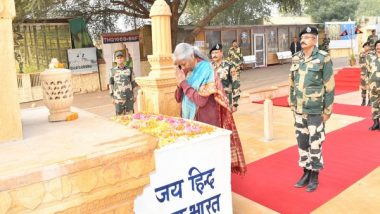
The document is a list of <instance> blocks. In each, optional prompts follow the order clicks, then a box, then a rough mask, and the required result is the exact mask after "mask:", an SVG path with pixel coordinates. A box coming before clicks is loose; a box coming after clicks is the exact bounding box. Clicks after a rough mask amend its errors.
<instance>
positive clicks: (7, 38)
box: [0, 0, 22, 142]
mask: <svg viewBox="0 0 380 214" xmlns="http://www.w3.org/2000/svg"><path fill="white" fill-rule="evenodd" d="M15 15H16V12H15V4H14V0H0V37H1V39H0V50H1V51H0V65H1V66H0V108H1V111H0V142H5V141H10V140H17V139H21V138H22V126H21V116H20V105H19V102H18V99H19V98H18V91H17V81H16V64H15V59H14V49H13V31H12V19H13V18H14V17H15Z"/></svg>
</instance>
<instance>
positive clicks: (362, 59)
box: [359, 51, 369, 105]
mask: <svg viewBox="0 0 380 214" xmlns="http://www.w3.org/2000/svg"><path fill="white" fill-rule="evenodd" d="M368 54H369V53H366V52H364V51H363V52H361V53H360V54H359V64H360V89H361V94H362V98H363V103H364V104H363V105H365V99H366V98H367V87H368V72H367V69H366V58H367V56H368ZM368 100H369V94H368Z"/></svg>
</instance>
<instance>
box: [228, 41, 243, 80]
mask: <svg viewBox="0 0 380 214" xmlns="http://www.w3.org/2000/svg"><path fill="white" fill-rule="evenodd" d="M228 61H229V62H230V63H231V64H232V65H233V66H235V68H236V72H237V73H238V75H239V77H240V71H241V65H242V64H243V54H242V53H241V49H240V47H239V46H238V43H237V42H236V40H234V41H232V47H231V48H230V49H229V50H228Z"/></svg>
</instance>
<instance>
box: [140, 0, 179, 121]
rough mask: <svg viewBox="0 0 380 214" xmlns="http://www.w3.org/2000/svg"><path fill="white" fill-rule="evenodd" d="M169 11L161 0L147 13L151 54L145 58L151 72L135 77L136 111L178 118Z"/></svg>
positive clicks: (157, 0)
mask: <svg viewBox="0 0 380 214" xmlns="http://www.w3.org/2000/svg"><path fill="white" fill-rule="evenodd" d="M171 15H172V14H171V12H170V8H169V6H168V5H167V4H166V2H165V1H164V0H156V1H155V2H154V4H153V6H152V8H151V10H150V17H151V18H152V45H153V55H150V56H148V61H149V63H150V65H151V71H150V73H149V75H148V76H147V77H140V78H136V81H137V83H138V85H139V86H140V87H141V90H142V94H140V95H139V99H142V100H140V101H139V103H140V105H139V106H140V109H139V111H143V112H148V113H156V114H165V115H170V116H179V111H180V105H179V104H178V103H177V102H176V101H175V99H174V92H175V90H176V79H175V68H174V63H173V58H172V46H171V45H172V42H171V30H170V16H171Z"/></svg>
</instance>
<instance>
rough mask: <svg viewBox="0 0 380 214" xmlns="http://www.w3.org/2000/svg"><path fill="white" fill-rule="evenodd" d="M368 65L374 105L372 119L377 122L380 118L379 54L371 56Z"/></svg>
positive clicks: (368, 58)
mask: <svg viewBox="0 0 380 214" xmlns="http://www.w3.org/2000/svg"><path fill="white" fill-rule="evenodd" d="M366 65H367V66H366V68H367V71H368V76H369V79H368V85H369V91H370V99H371V103H372V119H374V120H376V119H379V118H380V115H379V107H380V106H379V105H380V96H379V95H380V57H378V56H377V54H374V55H372V54H369V55H368V57H367V63H366Z"/></svg>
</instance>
